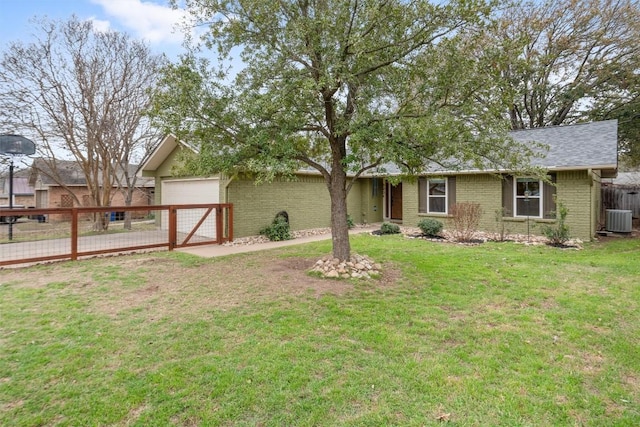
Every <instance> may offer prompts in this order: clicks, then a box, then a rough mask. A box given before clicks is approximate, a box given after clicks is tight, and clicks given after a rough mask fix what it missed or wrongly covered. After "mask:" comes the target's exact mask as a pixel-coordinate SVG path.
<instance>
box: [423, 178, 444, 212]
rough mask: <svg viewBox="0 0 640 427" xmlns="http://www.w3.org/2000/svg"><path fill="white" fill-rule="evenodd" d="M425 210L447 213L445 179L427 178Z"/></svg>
mask: <svg viewBox="0 0 640 427" xmlns="http://www.w3.org/2000/svg"><path fill="white" fill-rule="evenodd" d="M427 212H428V213H445V214H446V213H447V179H446V178H431V179H429V180H427Z"/></svg>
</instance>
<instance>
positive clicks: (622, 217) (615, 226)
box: [605, 209, 633, 233]
mask: <svg viewBox="0 0 640 427" xmlns="http://www.w3.org/2000/svg"><path fill="white" fill-rule="evenodd" d="M632 219H633V218H632V216H631V211H627V210H621V209H607V224H606V226H605V228H606V229H607V231H611V232H614V233H631V222H632Z"/></svg>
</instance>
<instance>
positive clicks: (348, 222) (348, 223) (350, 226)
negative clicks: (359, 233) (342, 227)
mask: <svg viewBox="0 0 640 427" xmlns="http://www.w3.org/2000/svg"><path fill="white" fill-rule="evenodd" d="M355 225H356V224H355V222H353V218H352V217H351V215H349V214H347V227H348V228H349V229H352V228H353V227H355Z"/></svg>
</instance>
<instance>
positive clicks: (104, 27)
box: [89, 16, 111, 33]
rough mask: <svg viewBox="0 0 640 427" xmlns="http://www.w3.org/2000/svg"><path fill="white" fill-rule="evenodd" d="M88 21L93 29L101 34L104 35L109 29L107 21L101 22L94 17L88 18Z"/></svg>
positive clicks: (109, 25) (109, 24)
mask: <svg viewBox="0 0 640 427" xmlns="http://www.w3.org/2000/svg"><path fill="white" fill-rule="evenodd" d="M89 21H91V23H92V24H93V29H94V30H96V31H99V32H102V33H105V32H107V31H109V30H110V29H111V23H110V22H109V21H103V20H102V19H98V18H96V17H95V16H92V17H91V18H89Z"/></svg>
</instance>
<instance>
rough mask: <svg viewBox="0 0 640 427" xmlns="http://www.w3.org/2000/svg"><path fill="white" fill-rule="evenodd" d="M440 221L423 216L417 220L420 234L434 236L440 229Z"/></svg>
mask: <svg viewBox="0 0 640 427" xmlns="http://www.w3.org/2000/svg"><path fill="white" fill-rule="evenodd" d="M442 227H443V225H442V223H441V222H440V221H438V220H437V219H433V218H424V219H422V220H420V222H418V228H419V229H420V230H422V234H424V235H426V236H429V237H436V236H438V235H439V234H440V232H441V231H442Z"/></svg>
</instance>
